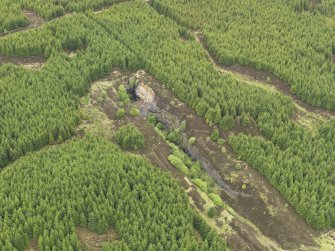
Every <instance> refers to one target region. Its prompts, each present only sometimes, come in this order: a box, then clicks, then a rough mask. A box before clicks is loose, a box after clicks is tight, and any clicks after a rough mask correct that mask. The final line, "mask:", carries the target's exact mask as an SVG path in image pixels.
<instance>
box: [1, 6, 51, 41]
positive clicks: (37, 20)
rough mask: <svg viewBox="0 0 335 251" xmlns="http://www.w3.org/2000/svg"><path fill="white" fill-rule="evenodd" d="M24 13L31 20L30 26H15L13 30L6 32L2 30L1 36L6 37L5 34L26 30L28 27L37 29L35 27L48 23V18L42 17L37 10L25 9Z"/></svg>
mask: <svg viewBox="0 0 335 251" xmlns="http://www.w3.org/2000/svg"><path fill="white" fill-rule="evenodd" d="M22 13H23V15H24V16H26V17H27V18H28V20H29V24H28V26H24V27H18V28H15V29H13V30H10V31H8V32H6V33H4V32H1V33H0V37H4V36H7V35H9V34H12V33H16V32H20V31H24V30H28V29H35V28H38V27H40V26H42V25H43V24H44V23H46V20H44V19H43V18H42V17H40V16H38V15H37V14H36V13H35V12H32V11H29V10H24V11H23V12H22Z"/></svg>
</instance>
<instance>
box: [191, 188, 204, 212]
mask: <svg viewBox="0 0 335 251" xmlns="http://www.w3.org/2000/svg"><path fill="white" fill-rule="evenodd" d="M188 195H189V196H190V197H191V198H192V200H193V201H194V205H195V206H196V207H197V208H198V209H199V210H200V211H204V206H203V205H204V204H205V203H206V202H205V200H204V199H203V198H202V197H201V195H200V194H199V193H198V192H197V190H195V189H191V191H189V192H188Z"/></svg>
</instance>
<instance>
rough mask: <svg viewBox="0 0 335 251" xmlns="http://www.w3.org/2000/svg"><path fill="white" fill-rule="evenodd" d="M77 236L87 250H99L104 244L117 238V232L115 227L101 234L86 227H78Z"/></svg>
mask: <svg viewBox="0 0 335 251" xmlns="http://www.w3.org/2000/svg"><path fill="white" fill-rule="evenodd" d="M77 236H78V239H79V240H80V243H81V245H82V247H83V249H84V250H87V251H99V250H101V248H102V246H103V245H104V244H106V243H108V242H112V241H115V240H117V236H116V233H115V231H114V230H113V229H110V230H108V231H107V232H106V233H104V234H101V235H99V234H96V233H94V232H92V231H90V230H88V229H86V228H81V227H78V228H77Z"/></svg>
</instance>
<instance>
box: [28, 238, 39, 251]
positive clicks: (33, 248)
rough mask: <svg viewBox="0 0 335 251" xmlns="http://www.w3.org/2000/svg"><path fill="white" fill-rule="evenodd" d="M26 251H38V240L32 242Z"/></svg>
mask: <svg viewBox="0 0 335 251" xmlns="http://www.w3.org/2000/svg"><path fill="white" fill-rule="evenodd" d="M25 251H38V241H37V240H36V239H33V240H31V241H30V243H29V246H28V247H27V248H26V249H25Z"/></svg>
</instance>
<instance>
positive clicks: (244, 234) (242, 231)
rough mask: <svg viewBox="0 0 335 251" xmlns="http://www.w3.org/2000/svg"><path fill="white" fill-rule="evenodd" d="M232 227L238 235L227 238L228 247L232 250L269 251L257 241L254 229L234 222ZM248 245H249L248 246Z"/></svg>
mask: <svg viewBox="0 0 335 251" xmlns="http://www.w3.org/2000/svg"><path fill="white" fill-rule="evenodd" d="M230 226H231V227H232V228H233V229H234V230H235V231H236V232H237V233H238V235H237V236H236V235H234V236H233V235H231V236H229V237H228V238H227V244H228V247H230V248H231V249H232V250H243V251H244V250H245V251H254V250H257V251H267V250H268V249H267V248H266V247H264V245H262V243H260V242H259V241H257V238H256V236H255V235H254V234H253V231H252V229H251V228H250V227H249V226H248V225H246V224H243V223H241V222H240V221H237V220H235V219H233V220H232V222H231V224H230ZM246 243H247V244H246Z"/></svg>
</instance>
